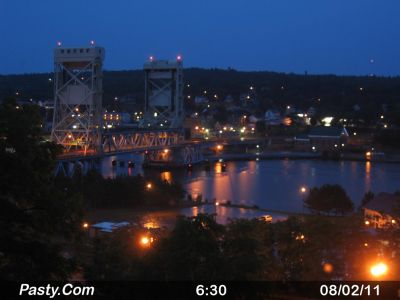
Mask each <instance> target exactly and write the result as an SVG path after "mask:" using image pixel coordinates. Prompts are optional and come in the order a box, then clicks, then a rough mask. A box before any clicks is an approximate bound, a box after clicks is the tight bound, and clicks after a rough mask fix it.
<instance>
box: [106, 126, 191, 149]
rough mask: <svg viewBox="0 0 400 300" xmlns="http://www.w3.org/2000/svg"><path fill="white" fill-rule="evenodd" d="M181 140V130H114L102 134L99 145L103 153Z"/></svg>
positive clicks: (157, 146) (153, 147)
mask: <svg viewBox="0 0 400 300" xmlns="http://www.w3.org/2000/svg"><path fill="white" fill-rule="evenodd" d="M183 140H184V134H183V131H182V130H176V131H173V130H164V131H161V130H159V131H132V132H114V133H104V134H103V139H102V144H101V146H102V151H103V152H104V153H109V152H123V151H132V150H141V149H157V148H162V147H167V146H172V145H176V144H179V143H181V142H183Z"/></svg>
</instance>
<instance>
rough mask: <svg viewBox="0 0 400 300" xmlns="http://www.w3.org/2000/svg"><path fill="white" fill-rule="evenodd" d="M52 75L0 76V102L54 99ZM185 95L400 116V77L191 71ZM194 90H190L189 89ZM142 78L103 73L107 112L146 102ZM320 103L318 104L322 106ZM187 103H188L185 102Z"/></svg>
mask: <svg viewBox="0 0 400 300" xmlns="http://www.w3.org/2000/svg"><path fill="white" fill-rule="evenodd" d="M49 78H52V74H51V73H41V74H24V75H0V99H2V98H4V97H5V96H10V95H15V93H16V92H17V91H18V93H19V95H18V97H21V98H27V99H29V98H34V99H49V98H53V85H52V82H51V81H49ZM184 78H185V95H192V99H193V98H194V96H195V95H202V94H203V91H204V90H206V91H207V94H208V95H209V96H212V95H214V94H217V95H218V98H219V99H220V100H217V101H221V99H224V98H225V97H226V96H227V95H231V96H233V98H234V99H238V98H239V96H240V94H243V93H246V92H248V91H249V87H250V86H254V87H255V92H256V94H257V98H258V99H259V101H260V110H265V109H267V108H270V107H275V108H278V109H283V108H284V107H286V106H287V105H294V106H296V107H297V108H303V109H307V108H309V107H311V106H313V107H315V108H316V109H317V111H319V112H320V113H324V114H333V115H335V114H341V115H343V114H345V115H346V114H352V112H353V107H354V106H355V105H358V106H359V107H360V110H359V111H358V113H357V114H360V115H362V116H363V117H364V118H369V117H371V118H372V117H373V118H375V117H376V115H377V114H379V113H380V112H383V110H385V109H386V110H387V111H389V113H400V77H368V76H364V77H356V76H334V75H298V74H284V73H275V72H264V71H263V72H242V71H236V70H233V69H228V70H222V69H200V68H190V69H185V71H184ZM187 84H190V87H187ZM143 94H144V74H143V71H142V70H130V71H105V72H104V98H103V99H104V100H103V102H104V106H109V107H110V106H112V105H113V102H114V97H118V98H122V97H124V96H128V97H131V98H135V99H137V100H138V102H140V101H143ZM318 99H320V100H318ZM185 101H186V100H185ZM187 101H190V100H187Z"/></svg>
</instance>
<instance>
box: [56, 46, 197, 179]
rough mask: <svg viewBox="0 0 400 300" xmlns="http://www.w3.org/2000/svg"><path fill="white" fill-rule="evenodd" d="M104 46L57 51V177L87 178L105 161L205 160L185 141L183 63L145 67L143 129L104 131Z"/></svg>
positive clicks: (152, 62) (154, 62) (175, 162)
mask: <svg viewBox="0 0 400 300" xmlns="http://www.w3.org/2000/svg"><path fill="white" fill-rule="evenodd" d="M104 58H105V50H104V48H102V47H97V46H94V43H92V45H91V47H75V48H64V47H58V48H56V49H55V50H54V115H53V127H52V132H51V138H52V141H54V142H56V143H57V144H60V145H62V146H63V149H64V153H63V154H62V155H60V156H59V159H58V165H57V168H56V173H59V172H63V173H64V174H66V175H72V174H73V173H74V170H75V169H76V168H77V167H79V168H80V169H81V170H82V171H83V172H84V173H86V172H87V171H88V170H89V169H92V168H95V167H96V166H98V164H99V162H100V160H101V158H102V157H104V156H107V155H115V154H119V153H132V152H139V153H146V156H145V160H146V161H145V162H146V163H151V162H155V163H165V164H171V165H190V164H195V163H198V162H200V161H202V155H201V149H200V145H199V144H195V143H190V142H185V139H184V130H183V126H182V123H183V118H184V111H183V63H182V59H181V57H180V56H178V57H177V59H176V60H175V61H164V60H161V61H157V60H155V59H153V57H150V60H149V61H148V62H146V63H145V65H144V71H145V114H144V118H143V120H142V122H141V124H140V127H141V128H139V129H132V130H128V131H115V132H114V131H112V132H110V131H106V132H105V131H103V124H102V94H103V70H102V69H103V68H102V67H103V61H104Z"/></svg>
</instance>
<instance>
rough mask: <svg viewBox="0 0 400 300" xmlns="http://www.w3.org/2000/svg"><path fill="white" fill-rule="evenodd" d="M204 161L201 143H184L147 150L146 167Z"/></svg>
mask: <svg viewBox="0 0 400 300" xmlns="http://www.w3.org/2000/svg"><path fill="white" fill-rule="evenodd" d="M203 161H204V157H203V154H202V149H201V146H200V145H197V144H194V145H193V144H191V145H182V146H174V147H172V148H166V149H160V150H150V151H146V153H145V158H144V162H143V166H144V167H158V168H176V167H178V168H179V167H185V166H192V165H195V164H199V163H201V162H203Z"/></svg>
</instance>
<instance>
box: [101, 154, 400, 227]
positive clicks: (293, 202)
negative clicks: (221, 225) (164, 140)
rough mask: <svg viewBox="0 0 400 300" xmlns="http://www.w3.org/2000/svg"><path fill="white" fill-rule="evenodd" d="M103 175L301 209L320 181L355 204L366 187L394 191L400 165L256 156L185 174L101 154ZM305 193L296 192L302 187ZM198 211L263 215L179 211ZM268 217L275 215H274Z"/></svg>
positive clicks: (209, 208)
mask: <svg viewBox="0 0 400 300" xmlns="http://www.w3.org/2000/svg"><path fill="white" fill-rule="evenodd" d="M112 160H117V161H121V160H122V161H125V166H123V167H120V166H119V164H118V165H117V166H116V167H112ZM128 161H135V162H136V164H135V168H133V169H128V167H127V164H128V163H127V162H128ZM101 171H102V174H103V176H105V177H114V176H117V175H135V174H138V173H140V174H144V175H146V176H158V177H161V178H162V179H164V180H168V181H175V182H179V183H181V184H182V185H183V186H184V188H185V190H186V191H187V192H188V193H189V194H191V195H192V197H196V196H197V195H201V196H202V198H203V199H208V200H209V201H213V200H214V199H216V200H217V201H219V202H224V201H230V202H231V203H232V204H243V205H246V206H253V205H257V206H258V207H260V208H263V209H269V210H277V211H285V212H293V213H301V212H304V208H303V201H302V200H303V198H304V197H305V196H306V194H307V192H308V190H309V189H310V188H312V187H316V186H321V185H323V184H340V185H341V186H342V187H344V189H345V190H346V192H347V194H348V195H349V196H350V198H351V199H352V201H353V202H354V204H355V206H356V207H358V206H359V204H360V203H361V199H362V197H363V195H364V194H365V193H366V192H367V191H372V192H374V193H379V192H394V191H396V190H400V164H388V163H378V162H357V161H324V160H260V161H255V160H253V161H235V162H226V168H222V164H221V163H215V164H213V165H212V167H211V169H210V170H209V171H206V170H205V169H204V168H203V167H198V168H195V169H194V170H192V171H191V172H189V171H187V170H174V171H168V172H160V171H155V170H151V171H149V170H143V169H142V168H141V157H140V156H137V155H133V154H125V155H119V156H118V157H107V158H105V159H104V160H103V162H102V170H101ZM303 187H304V188H305V189H306V191H305V192H304V190H303V191H302V188H303ZM198 212H208V213H213V212H216V213H217V214H218V213H219V214H220V215H221V216H220V218H222V219H221V221H222V222H224V220H225V219H228V218H238V217H245V218H246V217H256V216H258V215H262V214H265V213H262V212H256V211H254V210H248V209H238V208H235V209H233V208H224V207H215V206H213V205H206V206H203V207H199V208H189V209H184V210H183V211H182V213H183V214H185V215H195V214H197V213H198ZM273 217H275V219H276V218H278V219H279V218H280V217H281V216H280V215H279V214H275V215H274V214H273Z"/></svg>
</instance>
